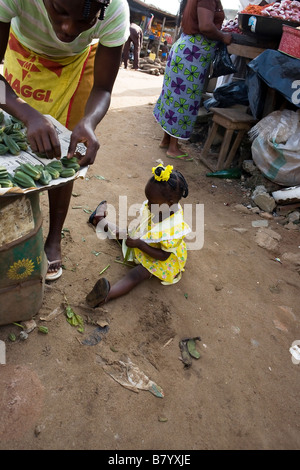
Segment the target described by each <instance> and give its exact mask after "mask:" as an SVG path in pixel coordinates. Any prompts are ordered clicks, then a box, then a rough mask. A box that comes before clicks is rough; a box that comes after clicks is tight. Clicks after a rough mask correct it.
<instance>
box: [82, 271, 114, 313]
mask: <svg viewBox="0 0 300 470" xmlns="http://www.w3.org/2000/svg"><path fill="white" fill-rule="evenodd" d="M109 291H110V283H109V282H108V280H107V279H106V278H105V277H101V279H99V280H98V281H97V282H96V284H95V285H94V287H93V289H92V290H91V292H90V293H89V294H88V295H87V296H86V298H85V300H86V303H87V304H88V306H89V307H92V308H95V307H98V306H99V305H101V304H104V302H105V300H106V298H107V296H108V294H109Z"/></svg>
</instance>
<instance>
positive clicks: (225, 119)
mask: <svg viewBox="0 0 300 470" xmlns="http://www.w3.org/2000/svg"><path fill="white" fill-rule="evenodd" d="M210 111H212V112H213V118H212V120H213V125H212V128H211V130H210V132H209V134H208V137H207V140H206V142H205V144H204V147H203V149H202V152H201V155H200V160H201V161H202V162H203V163H204V164H205V165H206V166H207V167H208V168H209V169H210V170H212V171H217V170H224V169H225V168H229V167H230V165H231V162H232V160H233V158H234V156H235V154H236V151H237V149H238V147H239V145H240V144H241V142H242V139H243V137H244V134H245V132H247V131H249V130H250V129H251V127H252V126H253V125H254V124H255V123H256V122H257V120H256V119H254V117H253V116H251V115H249V114H246V107H245V109H241V108H210ZM219 126H222V127H224V128H225V129H226V132H225V136H224V139H223V142H222V145H221V148H220V152H219V153H212V152H210V147H211V145H212V143H213V141H214V138H215V136H216V134H217V130H218V127H219ZM234 131H238V132H237V135H236V137H235V140H234V142H233V144H232V147H231V148H230V144H231V141H232V136H233V133H234ZM211 157H217V162H214V161H213V160H212V158H211Z"/></svg>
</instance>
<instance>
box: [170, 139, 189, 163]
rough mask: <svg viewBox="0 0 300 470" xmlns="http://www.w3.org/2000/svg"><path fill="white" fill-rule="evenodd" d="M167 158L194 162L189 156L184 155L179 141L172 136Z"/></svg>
mask: <svg viewBox="0 0 300 470" xmlns="http://www.w3.org/2000/svg"><path fill="white" fill-rule="evenodd" d="M167 157H170V158H175V159H176V158H178V159H179V160H185V161H192V160H193V159H192V157H189V155H188V154H186V153H183V151H182V149H181V148H180V145H179V142H178V139H177V138H176V137H173V136H170V143H169V147H168V150H167Z"/></svg>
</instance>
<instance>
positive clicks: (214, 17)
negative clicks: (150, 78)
mask: <svg viewBox="0 0 300 470" xmlns="http://www.w3.org/2000/svg"><path fill="white" fill-rule="evenodd" d="M181 15H182V21H181V27H182V34H181V36H180V38H179V39H178V40H177V41H176V42H175V43H174V44H173V46H172V48H171V51H170V54H169V57H168V61H167V66H166V70H165V76H164V83H163V88H162V92H161V94H160V96H159V98H158V101H157V103H156V105H155V108H154V113H153V114H154V117H155V119H156V120H157V122H158V123H159V124H160V125H161V127H162V129H163V130H164V136H163V139H162V141H161V143H160V147H162V148H166V149H167V156H168V157H170V158H176V159H181V160H186V161H190V160H191V158H189V156H188V155H187V154H184V155H182V151H181V150H180V147H179V145H178V139H183V140H188V139H189V137H190V135H191V132H192V130H193V127H194V124H195V121H196V118H197V114H198V110H199V107H200V102H201V94H202V90H203V85H204V82H205V77H206V73H207V71H208V69H209V66H210V63H211V61H212V60H213V57H214V51H215V49H216V47H217V43H218V42H219V41H221V42H223V43H224V44H226V45H228V44H230V42H231V34H230V33H225V32H222V31H221V26H222V23H223V20H224V11H223V7H222V4H221V2H220V1H219V0H182V2H181V5H180V15H179V16H180V17H181Z"/></svg>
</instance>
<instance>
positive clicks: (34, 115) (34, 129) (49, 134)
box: [24, 108, 61, 159]
mask: <svg viewBox="0 0 300 470" xmlns="http://www.w3.org/2000/svg"><path fill="white" fill-rule="evenodd" d="M24 122H25V125H26V127H27V140H28V142H29V145H30V147H31V149H32V151H33V152H34V153H42V154H44V155H46V156H47V158H50V159H52V158H60V157H61V148H60V142H59V139H58V135H57V132H56V129H55V127H54V125H53V124H52V122H51V121H50V120H49V119H48V118H47V117H46V116H44V115H43V114H41V113H39V112H38V111H35V110H33V109H32V108H31V109H30V111H28V113H27V114H26V120H24Z"/></svg>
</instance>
